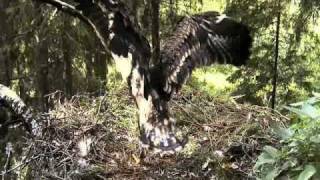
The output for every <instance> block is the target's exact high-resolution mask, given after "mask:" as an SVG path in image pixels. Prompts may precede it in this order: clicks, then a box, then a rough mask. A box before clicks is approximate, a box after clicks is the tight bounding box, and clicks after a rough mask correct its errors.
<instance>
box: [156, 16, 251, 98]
mask: <svg viewBox="0 0 320 180" xmlns="http://www.w3.org/2000/svg"><path fill="white" fill-rule="evenodd" d="M251 43H252V39H251V36H250V33H249V30H248V28H247V26H245V25H243V24H241V23H239V22H237V21H235V20H233V19H231V18H230V17H227V16H226V15H223V14H219V13H217V12H213V11H212V12H211V11H209V12H205V13H201V14H196V15H193V16H190V17H185V18H184V19H183V20H182V21H181V22H180V23H179V24H178V27H177V29H176V30H175V31H174V32H173V34H172V35H171V36H170V37H169V38H168V40H167V41H165V44H164V46H163V48H162V51H161V60H160V63H159V64H158V65H156V66H155V67H154V69H155V70H154V71H158V73H153V74H154V75H153V76H152V77H153V78H158V79H161V80H162V82H161V84H160V86H159V88H161V89H159V91H160V92H162V93H165V94H167V95H168V96H167V97H169V98H170V96H171V94H172V93H174V92H176V91H178V90H179V89H180V88H181V86H182V85H183V84H184V83H185V81H186V80H187V79H188V77H189V76H190V75H191V73H192V71H193V70H194V69H195V68H197V67H200V66H207V65H211V64H214V63H217V64H232V65H235V66H240V65H244V64H245V63H246V61H247V59H248V58H249V55H250V47H251ZM159 72H160V73H159ZM159 76H161V77H159Z"/></svg>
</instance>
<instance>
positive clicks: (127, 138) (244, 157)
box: [6, 89, 287, 179]
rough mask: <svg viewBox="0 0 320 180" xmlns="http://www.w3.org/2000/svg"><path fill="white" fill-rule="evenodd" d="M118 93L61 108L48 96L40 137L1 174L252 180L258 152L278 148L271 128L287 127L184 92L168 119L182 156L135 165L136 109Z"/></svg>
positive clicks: (276, 118)
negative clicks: (183, 142) (180, 140)
mask: <svg viewBox="0 0 320 180" xmlns="http://www.w3.org/2000/svg"><path fill="white" fill-rule="evenodd" d="M124 94H127V90H126V89H120V90H117V91H114V93H108V94H106V95H105V96H101V97H90V96H87V95H86V96H75V97H73V98H72V99H71V100H68V101H67V100H64V102H61V99H62V98H61V97H60V96H56V95H55V96H53V98H52V100H54V104H55V106H54V107H55V108H54V109H52V110H51V111H50V112H49V113H48V114H47V115H46V118H42V120H41V122H40V123H41V124H42V126H43V132H42V135H41V136H39V137H36V138H32V139H28V140H27V143H26V147H25V148H24V153H23V154H24V158H23V159H22V160H21V164H20V165H17V166H13V168H11V170H10V169H9V170H8V171H6V172H7V173H13V172H15V173H16V174H17V171H19V172H20V176H24V177H29V178H32V179H33V178H39V179H40V178H41V179H110V178H111V179H146V178H149V179H150V178H151V179H159V178H160V179H181V178H183V179H209V178H211V179H251V178H252V179H254V178H255V176H254V173H253V171H252V168H253V165H254V162H255V160H256V158H257V156H258V154H259V153H260V152H261V150H262V147H263V146H264V145H267V144H269V145H270V144H273V145H275V144H276V143H277V142H278V141H277V139H275V137H274V136H273V134H272V132H271V128H270V126H272V124H273V123H277V124H278V125H279V124H281V125H283V122H285V121H286V120H287V119H286V117H284V116H282V115H281V114H280V113H275V112H272V111H271V110H270V109H268V108H263V107H259V106H250V105H240V104H237V103H235V102H234V103H226V102H224V101H219V100H217V99H213V98H211V97H208V96H206V95H202V94H192V93H184V94H181V95H179V97H176V98H174V99H173V101H172V102H171V112H172V115H173V116H174V117H175V118H176V119H177V125H178V127H179V129H180V131H181V132H183V133H185V134H188V136H189V143H188V144H187V146H186V147H185V149H184V150H183V151H182V152H179V153H177V154H176V155H171V156H168V157H159V156H158V155H156V154H151V153H150V154H148V155H147V157H144V158H140V153H141V152H140V150H139V146H138V144H139V143H138V136H139V133H138V123H137V116H136V108H135V106H134V103H133V102H132V100H131V99H130V97H129V95H125V96H124ZM21 174H22V175H21Z"/></svg>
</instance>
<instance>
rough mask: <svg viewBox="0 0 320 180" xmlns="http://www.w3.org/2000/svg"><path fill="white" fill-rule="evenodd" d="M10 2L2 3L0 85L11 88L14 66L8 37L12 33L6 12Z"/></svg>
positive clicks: (0, 20)
mask: <svg viewBox="0 0 320 180" xmlns="http://www.w3.org/2000/svg"><path fill="white" fill-rule="evenodd" d="M9 2H10V1H8V0H3V1H2V2H1V3H0V22H1V27H0V34H1V36H0V83H2V84H4V85H6V86H10V80H11V76H12V72H13V71H12V68H13V67H12V64H11V63H10V51H9V50H8V47H9V46H8V43H9V42H8V37H9V35H10V33H11V32H9V31H10V28H9V26H10V25H9V24H8V22H7V20H8V16H7V14H6V12H5V10H6V9H7V8H8V7H9Z"/></svg>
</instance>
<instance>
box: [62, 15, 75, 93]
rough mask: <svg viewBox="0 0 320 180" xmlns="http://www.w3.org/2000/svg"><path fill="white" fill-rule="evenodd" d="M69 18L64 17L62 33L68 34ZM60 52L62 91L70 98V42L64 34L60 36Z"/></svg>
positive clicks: (71, 83) (71, 81)
mask: <svg viewBox="0 0 320 180" xmlns="http://www.w3.org/2000/svg"><path fill="white" fill-rule="evenodd" d="M69 20H70V18H68V17H67V16H65V20H64V24H63V25H64V31H65V32H68V31H69V29H70V21H69ZM62 50H63V80H64V91H65V93H66V96H67V97H68V98H70V97H71V96H72V95H73V92H72V86H73V79H72V55H71V46H70V41H69V39H68V37H67V34H66V33H63V35H62Z"/></svg>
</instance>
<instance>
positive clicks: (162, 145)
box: [140, 90, 187, 154]
mask: <svg viewBox="0 0 320 180" xmlns="http://www.w3.org/2000/svg"><path fill="white" fill-rule="evenodd" d="M148 92H150V93H151V95H149V96H148V102H147V106H148V111H149V112H148V115H149V116H145V117H144V118H143V119H140V130H141V132H142V133H141V144H142V145H143V146H144V147H148V148H149V149H153V150H154V151H156V152H160V153H161V154H172V153H174V152H176V151H179V150H181V149H182V148H183V146H184V145H185V144H186V143H187V139H184V140H182V141H181V140H179V139H178V138H177V137H176V134H175V119H173V118H170V114H169V107H168V102H167V101H166V100H161V99H160V98H159V96H158V94H157V93H156V92H155V91H153V90H151V91H148ZM150 107H151V108H150Z"/></svg>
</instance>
